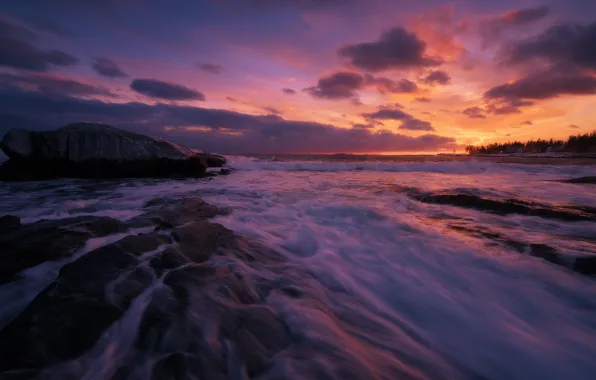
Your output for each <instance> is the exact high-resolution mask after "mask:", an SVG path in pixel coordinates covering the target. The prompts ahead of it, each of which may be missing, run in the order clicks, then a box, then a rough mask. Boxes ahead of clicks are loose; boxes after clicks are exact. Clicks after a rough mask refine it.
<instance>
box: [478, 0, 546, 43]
mask: <svg viewBox="0 0 596 380" xmlns="http://www.w3.org/2000/svg"><path fill="white" fill-rule="evenodd" d="M549 13H550V8H549V7H546V6H541V7H536V8H524V9H516V10H512V11H509V12H507V13H505V14H503V15H501V16H499V17H496V18H493V19H489V20H482V22H481V23H480V34H481V36H482V38H483V45H484V46H485V47H486V46H489V45H493V44H495V42H500V41H501V38H500V36H501V34H502V33H503V32H505V31H506V30H508V29H513V28H516V27H523V26H524V25H530V24H532V23H535V22H537V21H540V20H542V19H544V18H545V17H546V16H548V15H549Z"/></svg>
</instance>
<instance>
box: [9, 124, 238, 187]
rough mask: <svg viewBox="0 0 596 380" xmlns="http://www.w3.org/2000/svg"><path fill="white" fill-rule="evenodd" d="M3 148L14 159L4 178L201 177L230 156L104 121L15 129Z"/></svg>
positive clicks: (222, 163) (10, 162) (10, 132)
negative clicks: (47, 128) (196, 149)
mask: <svg viewBox="0 0 596 380" xmlns="http://www.w3.org/2000/svg"><path fill="white" fill-rule="evenodd" d="M0 148H2V150H3V151H4V153H5V154H6V155H7V156H8V157H9V161H8V162H6V163H5V164H4V165H3V166H2V167H0V179H4V180H37V179H50V178H62V177H70V178H124V177H202V176H203V175H204V174H205V169H206V168H207V167H211V166H212V167H219V166H222V165H224V164H225V162H226V161H225V158H224V157H222V156H218V155H212V154H208V153H200V152H194V151H192V150H190V149H187V148H185V147H182V146H180V145H177V144H174V143H171V142H169V141H165V140H161V139H155V138H152V137H149V136H144V135H141V134H138V133H132V132H128V131H123V130H121V129H118V128H114V127H110V126H108V125H104V124H95V123H76V124H70V125H67V126H65V127H62V128H60V129H58V130H55V131H43V132H32V131H28V130H25V129H12V130H11V131H9V132H8V133H7V134H6V135H5V136H4V138H3V139H2V141H1V142H0Z"/></svg>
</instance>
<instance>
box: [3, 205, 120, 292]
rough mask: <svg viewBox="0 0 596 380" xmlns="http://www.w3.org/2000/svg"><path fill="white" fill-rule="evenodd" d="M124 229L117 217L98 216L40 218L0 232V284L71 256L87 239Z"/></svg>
mask: <svg viewBox="0 0 596 380" xmlns="http://www.w3.org/2000/svg"><path fill="white" fill-rule="evenodd" d="M124 231H126V228H125V227H124V225H123V224H122V222H120V221H119V220H116V219H112V218H108V217H98V216H77V217H73V218H65V219H55V220H41V221H39V222H36V223H32V224H27V225H25V226H22V227H20V228H16V229H13V230H11V231H8V232H7V233H3V234H1V235H0V284H1V283H4V282H6V281H10V280H12V279H14V278H15V275H16V274H18V273H19V272H21V271H22V270H24V269H26V268H30V267H33V266H36V265H39V264H41V263H43V262H45V261H48V260H58V259H62V258H65V257H70V256H72V255H73V254H74V253H75V252H76V251H77V250H79V249H81V248H83V246H84V245H85V242H86V241H87V239H89V238H91V237H102V236H106V235H109V234H113V233H119V232H124Z"/></svg>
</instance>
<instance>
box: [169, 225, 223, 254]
mask: <svg viewBox="0 0 596 380" xmlns="http://www.w3.org/2000/svg"><path fill="white" fill-rule="evenodd" d="M232 236H233V233H232V231H230V230H228V229H227V228H225V227H224V226H222V225H221V224H217V223H210V222H208V221H199V222H194V223H191V224H188V225H185V226H183V227H178V228H176V229H174V230H173V231H172V237H173V238H174V241H176V242H177V243H178V246H179V247H180V250H181V252H182V253H183V254H184V256H186V257H188V258H189V259H190V260H191V261H194V262H196V263H200V262H203V261H205V260H207V259H208V258H209V257H210V256H211V255H212V254H213V252H214V251H215V249H216V248H217V246H218V243H219V241H220V239H222V240H224V239H230V238H231V237H232Z"/></svg>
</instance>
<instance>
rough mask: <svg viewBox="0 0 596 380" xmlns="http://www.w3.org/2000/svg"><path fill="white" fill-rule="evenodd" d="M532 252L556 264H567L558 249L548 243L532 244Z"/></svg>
mask: <svg viewBox="0 0 596 380" xmlns="http://www.w3.org/2000/svg"><path fill="white" fill-rule="evenodd" d="M530 254H531V255H532V256H534V257H539V258H541V259H543V260H546V261H548V262H549V263H552V264H555V265H563V266H564V265H565V264H566V263H565V261H564V260H563V259H562V258H561V255H560V254H559V253H558V252H557V250H556V249H555V248H553V247H551V246H549V245H546V244H530Z"/></svg>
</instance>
